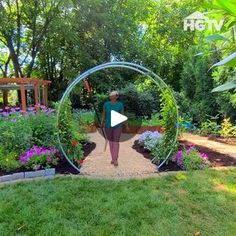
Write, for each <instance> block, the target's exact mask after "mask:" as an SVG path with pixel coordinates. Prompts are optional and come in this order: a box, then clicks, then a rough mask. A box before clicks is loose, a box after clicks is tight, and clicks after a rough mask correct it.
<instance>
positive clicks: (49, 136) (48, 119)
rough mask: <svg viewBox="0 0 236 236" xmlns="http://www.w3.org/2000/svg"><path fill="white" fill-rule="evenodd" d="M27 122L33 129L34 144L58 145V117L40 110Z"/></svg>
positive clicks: (43, 145)
mask: <svg viewBox="0 0 236 236" xmlns="http://www.w3.org/2000/svg"><path fill="white" fill-rule="evenodd" d="M27 123H28V124H29V125H30V127H31V129H32V142H31V146H32V145H37V146H40V147H44V148H49V147H54V146H56V145H57V137H56V117H55V115H47V114H45V113H43V112H39V113H37V114H36V115H34V116H30V117H29V118H28V119H27Z"/></svg>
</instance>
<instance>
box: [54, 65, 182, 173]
mask: <svg viewBox="0 0 236 236" xmlns="http://www.w3.org/2000/svg"><path fill="white" fill-rule="evenodd" d="M108 68H126V69H130V70H134V71H136V72H139V73H140V74H142V75H145V76H147V77H149V78H150V79H151V80H152V81H153V82H154V83H155V84H156V85H157V86H158V87H160V88H161V89H163V88H166V89H167V90H168V91H169V93H170V94H171V97H172V99H173V101H174V104H175V107H176V127H175V128H176V134H175V138H174V142H173V145H172V148H171V150H170V151H169V153H168V154H167V156H166V158H165V159H164V160H163V161H162V162H161V163H160V164H159V165H156V166H157V170H159V168H160V167H161V166H162V165H163V164H164V163H166V161H167V160H168V159H169V157H170V155H171V153H172V151H173V148H174V145H175V143H176V141H177V137H178V125H177V124H178V117H179V114H178V106H177V103H176V100H175V98H174V95H173V93H172V91H171V89H170V88H169V87H168V85H167V84H166V83H165V82H164V81H163V80H162V79H161V78H160V77H159V76H158V75H156V74H155V73H154V72H152V71H150V70H149V69H147V68H145V67H143V66H140V65H138V64H135V63H131V62H108V63H104V64H101V65H98V66H95V67H93V68H91V69H89V70H87V71H85V72H84V73H82V74H81V75H79V76H78V77H77V78H76V79H75V80H74V81H73V82H72V83H71V84H70V85H69V86H68V87H67V89H66V91H65V92H64V94H63V96H62V98H61V100H60V102H59V106H58V113H57V124H59V114H60V111H61V107H62V105H63V102H64V101H65V99H66V97H67V95H68V94H70V92H71V91H72V89H73V88H74V87H75V86H76V85H77V84H78V83H79V82H80V81H82V80H84V79H86V78H87V77H88V76H89V75H91V74H93V73H95V72H97V71H100V70H104V69H108ZM158 82H160V83H161V84H162V85H163V88H162V87H161V86H160V84H159V83H158ZM57 127H59V126H57ZM58 142H59V146H60V148H61V151H62V153H63V155H64V157H65V158H66V159H67V161H68V162H69V163H70V165H71V166H73V168H74V169H75V170H77V171H78V173H80V168H78V167H77V166H76V165H75V164H74V163H73V162H72V161H71V160H70V159H69V157H68V156H67V154H66V152H65V150H64V148H63V145H62V143H61V141H60V135H59V133H58Z"/></svg>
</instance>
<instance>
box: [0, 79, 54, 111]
mask: <svg viewBox="0 0 236 236" xmlns="http://www.w3.org/2000/svg"><path fill="white" fill-rule="evenodd" d="M50 83H51V81H48V80H40V79H34V78H0V90H2V93H3V103H4V106H7V105H8V91H9V90H18V91H19V92H20V101H19V102H20V104H21V109H22V111H23V112H26V109H27V104H26V91H27V90H34V102H35V105H39V104H41V100H40V89H41V88H42V89H43V99H42V104H43V105H45V106H48V86H49V84H50Z"/></svg>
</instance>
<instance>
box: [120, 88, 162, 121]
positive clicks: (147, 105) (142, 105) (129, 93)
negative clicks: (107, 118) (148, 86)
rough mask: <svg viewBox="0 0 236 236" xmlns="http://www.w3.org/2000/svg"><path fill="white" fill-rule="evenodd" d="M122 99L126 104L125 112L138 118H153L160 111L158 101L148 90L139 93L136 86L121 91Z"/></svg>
mask: <svg viewBox="0 0 236 236" xmlns="http://www.w3.org/2000/svg"><path fill="white" fill-rule="evenodd" d="M120 94H121V96H120V99H121V101H122V102H124V105H125V110H126V111H127V112H131V113H134V114H135V115H136V116H148V117H151V115H152V113H153V112H155V111H157V110H158V101H157V100H156V98H154V96H153V95H152V93H150V91H148V90H144V91H138V90H137V89H136V87H135V86H134V85H132V84H131V85H128V86H127V87H126V88H124V89H123V90H121V91H120Z"/></svg>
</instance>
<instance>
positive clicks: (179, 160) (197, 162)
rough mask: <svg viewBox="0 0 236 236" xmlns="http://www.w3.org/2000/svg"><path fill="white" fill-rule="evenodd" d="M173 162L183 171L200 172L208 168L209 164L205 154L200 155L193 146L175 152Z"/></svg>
mask: <svg viewBox="0 0 236 236" xmlns="http://www.w3.org/2000/svg"><path fill="white" fill-rule="evenodd" d="M173 161H174V162H176V164H177V165H178V166H180V167H181V168H183V169H185V170H200V169H205V168H207V167H209V165H210V163H209V161H208V157H207V155H206V154H205V153H200V152H199V151H198V150H197V149H196V148H195V147H194V146H189V147H188V148H184V149H183V150H179V151H177V152H176V153H175V154H174V156H173Z"/></svg>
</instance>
